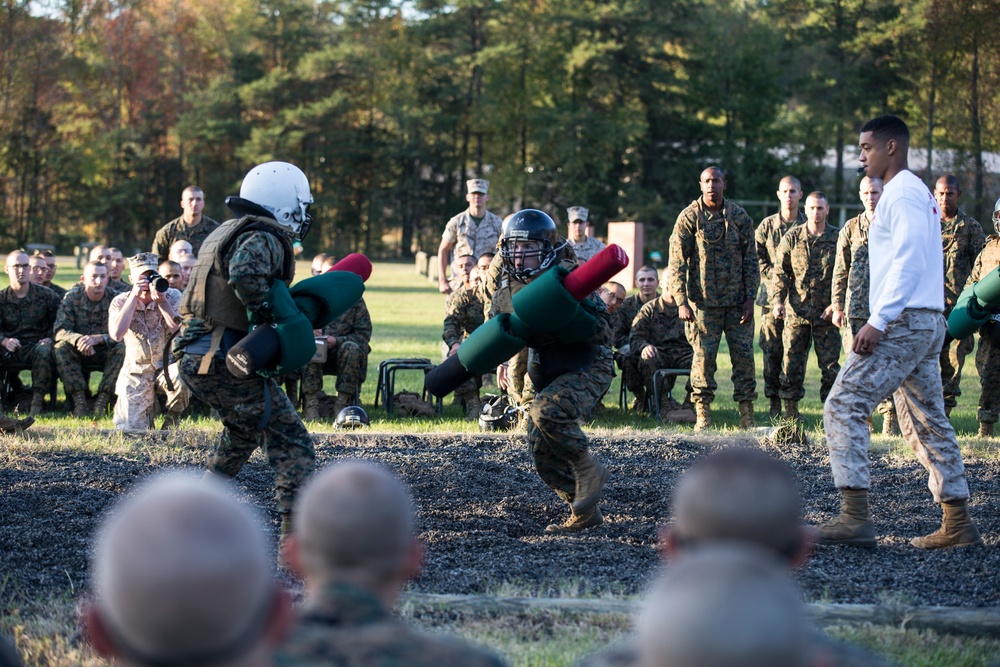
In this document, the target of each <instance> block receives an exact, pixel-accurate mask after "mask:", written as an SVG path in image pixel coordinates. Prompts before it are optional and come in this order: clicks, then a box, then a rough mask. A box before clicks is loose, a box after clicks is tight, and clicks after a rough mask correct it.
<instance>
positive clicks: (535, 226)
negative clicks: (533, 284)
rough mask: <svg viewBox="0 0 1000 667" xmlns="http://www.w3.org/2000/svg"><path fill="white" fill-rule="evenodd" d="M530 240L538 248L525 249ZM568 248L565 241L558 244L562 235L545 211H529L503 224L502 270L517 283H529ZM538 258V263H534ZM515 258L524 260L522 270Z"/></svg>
mask: <svg viewBox="0 0 1000 667" xmlns="http://www.w3.org/2000/svg"><path fill="white" fill-rule="evenodd" d="M530 241H534V242H535V243H534V244H533V245H536V246H537V248H533V249H525V246H526V245H530V244H528V243H527V242H530ZM519 243H520V244H521V246H520V248H519V247H518V244H519ZM565 245H566V244H565V242H564V243H562V244H560V243H559V233H558V232H557V231H556V223H555V222H553V220H552V218H550V217H549V216H548V215H547V214H545V213H543V212H542V211H539V210H536V209H533V208H526V209H524V210H523V211H518V212H517V213H515V214H513V215H512V216H510V217H509V218H507V220H506V221H504V226H503V241H502V243H501V246H500V257H501V259H502V260H503V268H504V270H505V271H507V273H508V274H510V275H512V276H514V277H515V278H517V279H518V280H530V279H531V278H533V277H535V276H536V275H538V274H539V273H542V272H543V271H545V270H546V269H548V268H549V267H550V266H552V264H553V263H555V261H556V258H557V257H558V256H559V251H561V250H562V249H563V247H564V246H565ZM536 258H537V260H538V261H537V262H535V261H533V260H535V259H536ZM515 259H520V260H521V266H520V267H518V266H516V262H515ZM526 264H531V265H532V266H526ZM535 264H537V266H534V265H535Z"/></svg>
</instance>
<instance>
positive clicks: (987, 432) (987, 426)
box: [978, 422, 993, 438]
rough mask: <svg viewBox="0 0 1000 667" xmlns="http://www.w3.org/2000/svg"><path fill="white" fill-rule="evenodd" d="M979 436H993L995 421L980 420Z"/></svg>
mask: <svg viewBox="0 0 1000 667" xmlns="http://www.w3.org/2000/svg"><path fill="white" fill-rule="evenodd" d="M978 435H979V437H980V438H992V437H993V422H979V434H978Z"/></svg>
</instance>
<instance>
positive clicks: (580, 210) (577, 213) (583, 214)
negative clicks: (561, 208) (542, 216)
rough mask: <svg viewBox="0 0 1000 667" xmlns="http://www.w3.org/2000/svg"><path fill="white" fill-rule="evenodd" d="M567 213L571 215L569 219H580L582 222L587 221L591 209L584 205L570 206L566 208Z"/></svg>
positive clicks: (571, 220)
mask: <svg viewBox="0 0 1000 667" xmlns="http://www.w3.org/2000/svg"><path fill="white" fill-rule="evenodd" d="M566 215H568V216H569V221H570V222H573V221H574V220H580V221H581V222H587V218H588V217H589V216H590V211H588V210H587V209H585V208H584V207H582V206H570V207H569V208H568V209H566Z"/></svg>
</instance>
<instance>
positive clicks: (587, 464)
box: [572, 452, 608, 516]
mask: <svg viewBox="0 0 1000 667" xmlns="http://www.w3.org/2000/svg"><path fill="white" fill-rule="evenodd" d="M573 475H574V476H575V477H576V493H574V494H573V497H574V500H573V505H572V507H573V514H577V515H580V516H589V515H590V514H593V512H594V509H595V508H596V507H597V503H599V502H600V501H601V492H602V491H603V490H604V482H605V481H606V480H607V479H608V469H607V467H605V466H604V465H603V464H602V463H601V462H600V461H598V460H597V459H595V458H594V457H593V456H592V455H591V454H590V452H585V453H584V454H583V456H582V457H580V461H579V462H578V463H576V464H575V465H574V466H573Z"/></svg>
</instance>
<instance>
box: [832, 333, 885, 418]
mask: <svg viewBox="0 0 1000 667" xmlns="http://www.w3.org/2000/svg"><path fill="white" fill-rule="evenodd" d="M848 321H849V322H850V326H849V327H848V328H847V330H846V332H845V333H844V338H843V344H844V350H845V351H846V352H847V353H848V354H850V352H851V348H852V347H854V337H855V336H857V335H858V332H859V331H861V327H863V326H865V325H866V324H868V320H863V319H861V318H859V317H852V318H851V319H850V320H848ZM895 390H896V388H895V387H893V388H892V389H890V392H892V391H895ZM876 412H878V413H879V414H880V415H883V416H884V417H886V418H887V419H888V417H889V415H894V414H896V399H894V398H893V397H892V393H890V394H889V396H887V397H886V399H885V400H884V401H882V402H881V403H879V404H878V408H876Z"/></svg>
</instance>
